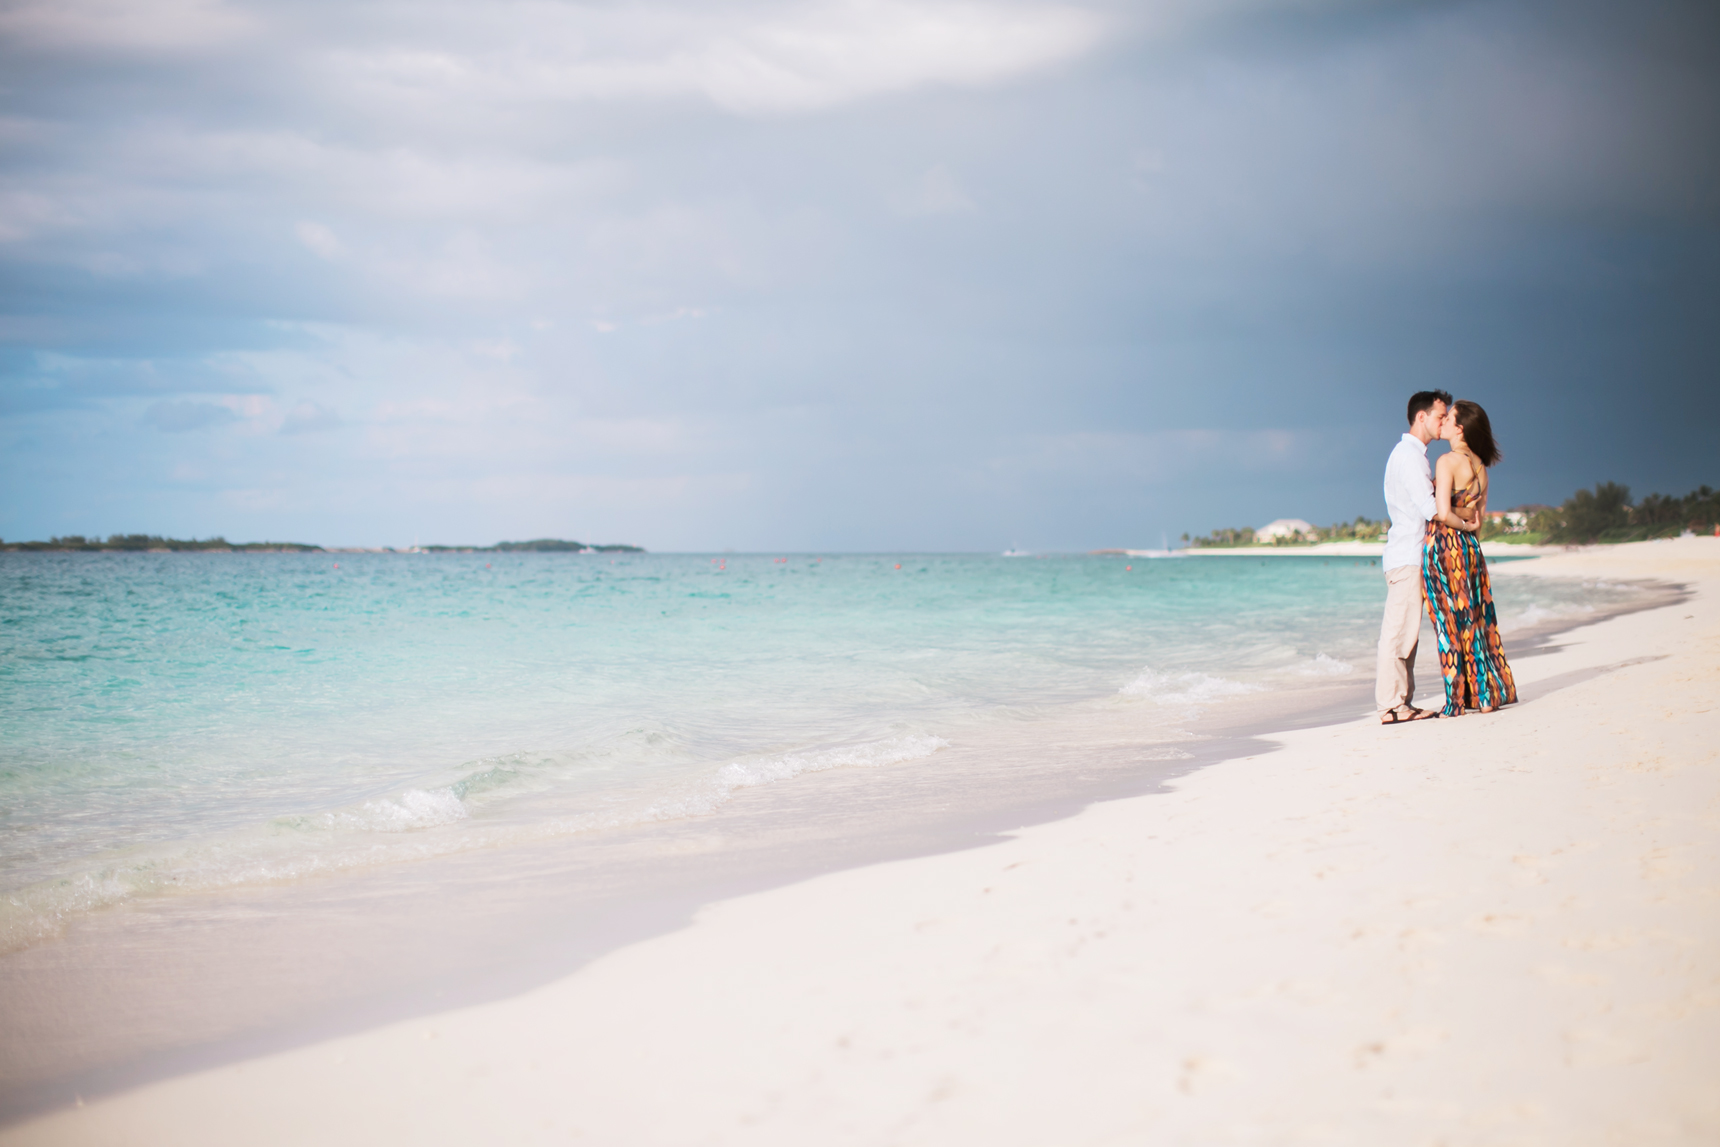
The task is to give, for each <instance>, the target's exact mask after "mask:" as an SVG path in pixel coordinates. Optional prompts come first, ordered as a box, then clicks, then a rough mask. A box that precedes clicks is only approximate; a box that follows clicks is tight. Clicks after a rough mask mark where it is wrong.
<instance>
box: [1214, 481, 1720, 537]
mask: <svg viewBox="0 0 1720 1147" xmlns="http://www.w3.org/2000/svg"><path fill="white" fill-rule="evenodd" d="M1390 525H1391V523H1390V522H1386V521H1374V520H1373V519H1371V518H1363V517H1358V518H1356V520H1355V521H1353V522H1339V523H1337V524H1335V525H1331V526H1326V527H1323V528H1322V527H1319V526H1314V525H1310V524H1309V523H1307V522H1304V521H1303V520H1301V519H1300V518H1280V519H1279V520H1278V521H1276V522H1272V523H1270V524H1268V525H1265V526H1262V527H1260V528H1259V529H1258V530H1256V529H1254V528H1253V527H1251V526H1243V527H1240V528H1236V529H1220V530H1213V531H1212V532H1211V533H1210V534H1207V535H1205V536H1203V537H1198V538H1191V537H1189V536H1188V535H1187V534H1184V535H1183V536H1182V540H1183V541H1184V542H1187V543H1188V545H1189V547H1190V548H1200V549H1233V548H1238V547H1243V546H1309V545H1315V544H1318V543H1320V542H1383V541H1384V540H1385V536H1386V529H1387V528H1388V527H1389V526H1390ZM1716 530H1720V493H1716V492H1715V491H1714V490H1713V489H1711V488H1710V487H1708V486H1699V487H1697V488H1696V489H1695V490H1693V491H1691V492H1690V493H1688V494H1686V495H1684V496H1683V497H1681V498H1680V497H1672V496H1668V495H1665V494H1650V495H1648V496H1647V497H1646V498H1644V499H1642V501H1640V502H1635V501H1633V500H1632V499H1631V496H1630V487H1629V486H1621V485H1619V484H1618V483H1617V482H1600V483H1597V484H1596V485H1595V488H1594V489H1593V490H1578V491H1577V492H1576V493H1575V494H1572V495H1571V496H1570V497H1569V498H1566V499H1565V501H1564V503H1563V504H1562V505H1559V506H1540V505H1527V506H1516V507H1514V508H1512V509H1509V510H1491V511H1489V512H1488V514H1487V521H1486V522H1484V523H1482V526H1481V539H1482V540H1483V541H1494V540H1498V541H1503V542H1521V543H1523V544H1526V545H1553V546H1558V545H1567V546H1570V545H1589V544H1594V543H1600V544H1611V543H1617V542H1642V541H1650V540H1652V539H1654V538H1671V537H1677V536H1678V535H1679V534H1682V533H1685V532H1687V531H1688V532H1690V533H1695V534H1707V533H1712V532H1715V531H1716Z"/></svg>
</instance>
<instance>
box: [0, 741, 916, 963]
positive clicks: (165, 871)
mask: <svg viewBox="0 0 1720 1147" xmlns="http://www.w3.org/2000/svg"><path fill="white" fill-rule="evenodd" d="M947 745H948V742H947V741H945V740H944V739H943V738H942V737H934V736H928V735H924V734H907V735H903V736H900V737H892V738H888V739H886V740H882V741H868V742H862V743H857V744H850V745H837V746H832V747H829V748H824V749H809V750H804V751H801V752H796V753H779V754H771V755H761V756H756V757H743V758H737V759H735V760H731V761H728V762H726V763H724V764H723V765H721V766H720V767H718V768H717V769H715V770H714V771H713V772H710V773H707V774H706V775H704V776H703V777H699V778H695V779H693V780H691V781H689V782H684V783H683V784H682V786H681V787H680V788H679V789H678V790H677V789H675V788H671V790H670V792H669V793H668V794H662V793H660V794H659V795H657V796H655V797H651V796H644V795H642V796H641V797H640V798H639V799H636V800H633V801H626V800H623V801H619V802H617V803H615V804H613V805H612V806H611V807H609V808H607V809H604V810H602V811H599V812H591V813H587V814H584V815H579V816H573V817H561V818H555V819H548V820H540V821H537V822H535V823H528V824H518V823H514V824H505V825H504V824H487V823H485V822H484V821H483V820H482V819H477V820H474V819H472V813H471V810H469V809H468V808H467V806H466V804H465V802H464V801H462V800H461V799H460V797H459V796H458V795H456V793H457V792H459V791H465V790H467V789H478V790H482V789H484V788H486V787H495V786H498V785H503V784H505V782H507V781H509V780H512V779H514V778H515V777H518V776H521V775H523V774H524V773H525V772H527V771H528V770H526V769H524V768H523V767H519V766H515V767H507V768H503V767H492V768H488V769H484V770H481V771H479V772H477V773H473V774H469V775H468V776H467V778H465V779H464V780H462V781H458V782H455V783H454V784H452V785H449V786H446V787H441V788H433V789H405V790H403V791H402V792H400V793H399V794H397V795H394V796H390V797H383V798H379V799H375V800H369V801H364V802H362V803H360V804H356V805H352V806H349V807H346V808H340V809H333V810H330V811H328V812H322V813H316V814H312V815H309V816H294V817H280V818H277V819H275V820H274V821H271V822H269V826H268V828H270V829H273V830H275V831H267V830H265V831H263V832H252V833H237V834H230V835H228V836H224V837H221V838H217V839H213V840H207V841H205V842H203V843H201V844H198V845H193V846H191V847H189V848H181V849H177V850H173V851H166V850H161V851H140V852H135V853H132V854H130V855H125V856H119V857H114V858H113V859H111V860H109V861H108V862H107V863H106V864H104V865H103V866H102V867H101V868H99V869H97V870H93V871H88V872H84V873H80V874H77V875H75V876H72V877H69V878H66V879H61V880H53V881H46V882H43V883H40V884H37V885H34V886H32V887H27V888H20V889H16V890H14V891H12V892H10V893H8V894H6V895H5V896H4V897H3V898H0V953H4V952H8V951H13V950H15V949H18V948H22V947H26V946H28V945H30V944H33V943H37V942H39V941H42V940H45V939H48V938H50V937H52V936H53V935H55V934H57V933H58V931H59V929H60V927H61V925H62V924H63V922H64V921H65V920H66V919H67V918H68V917H70V916H73V915H76V914H78V913H81V912H88V911H91V910H93V909H97V908H103V907H106V906H109V905H113V904H118V903H121V902H123V901H125V900H129V899H132V898H134V897H137V896H140V895H150V894H158V893H162V892H183V891H189V890H193V889H212V888H230V887H233V886H236V885H242V884H256V883H269V882H274V881H281V880H297V879H301V878H303V877H306V876H312V875H316V874H318V873H327V872H337V871H341V870H345V869H351V868H357V867H361V866H367V865H374V864H383V863H389V862H393V861H401V860H422V859H429V858H431V857H436V856H446V855H448V854H450V853H456V852H463V851H466V850H469V849H473V848H479V847H484V846H488V845H497V844H503V843H509V842H512V843H520V842H525V841H528V840H541V839H546V838H552V837H558V836H566V835H570V834H576V833H581V832H591V831H596V830H601V829H610V828H624V827H627V826H630V825H637V824H643V823H648V822H651V821H665V820H679V819H682V818H684V817H689V816H702V815H705V814H708V813H711V812H714V811H716V810H717V809H718V808H719V807H721V806H722V805H723V804H724V803H726V802H727V801H728V800H730V799H731V798H732V796H733V794H734V793H735V792H736V791H738V790H740V789H743V788H751V787H754V786H757V785H766V784H772V783H774V782H777V781H784V780H789V779H791V778H793V777H796V776H799V775H800V774H802V773H815V772H823V771H826V770H829V769H838V768H878V767H881V766H885V765H893V764H900V763H903V762H906V761H912V760H918V759H920V758H923V757H929V756H931V755H932V754H933V753H935V752H937V751H938V750H939V749H942V748H944V747H946V746H947ZM549 759H550V758H546V760H549ZM474 781H476V782H477V783H473V782H474ZM459 822H468V824H467V826H466V827H463V828H461V829H460V830H459V831H456V832H434V831H430V832H426V831H421V830H434V829H446V828H447V827H448V826H451V825H454V824H456V823H459ZM282 829H285V830H289V831H287V832H285V833H282V832H281V831H280V830H282ZM307 830H308V831H309V832H310V833H311V835H312V838H313V839H314V840H315V843H312V841H309V840H307V839H306V838H305V836H304V835H303V834H304V833H305V832H306V831H307ZM377 834H387V835H386V836H384V837H383V838H382V839H378V835H377ZM331 838H332V839H331Z"/></svg>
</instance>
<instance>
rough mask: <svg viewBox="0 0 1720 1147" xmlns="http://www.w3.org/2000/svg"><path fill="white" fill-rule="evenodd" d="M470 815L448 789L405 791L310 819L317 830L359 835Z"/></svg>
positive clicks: (430, 824) (404, 829) (430, 825)
mask: <svg viewBox="0 0 1720 1147" xmlns="http://www.w3.org/2000/svg"><path fill="white" fill-rule="evenodd" d="M470 815H471V814H470V813H469V812H467V811H466V805H465V803H464V802H463V801H461V800H460V798H459V797H457V796H455V795H454V792H453V790H452V789H451V788H441V789H428V790H426V789H407V790H406V791H405V792H403V793H401V794H400V795H399V796H397V797H392V798H388V797H385V798H383V799H382V800H374V801H365V802H364V803H363V804H361V805H358V806H357V807H356V808H346V809H336V810H335V811H333V812H326V813H322V814H320V815H319V816H317V817H314V818H311V820H312V823H315V824H317V826H318V827H321V828H346V829H355V830H357V831H359V832H411V831H412V830H413V829H420V828H434V827H436V826H437V825H441V824H453V823H454V822H455V821H457V820H465V819H466V818H467V817H468V816H470Z"/></svg>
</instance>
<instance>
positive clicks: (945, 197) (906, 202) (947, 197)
mask: <svg viewBox="0 0 1720 1147" xmlns="http://www.w3.org/2000/svg"><path fill="white" fill-rule="evenodd" d="M892 199H893V201H894V203H895V205H896V208H897V210H899V211H901V212H902V213H903V214H905V215H949V214H952V213H955V212H960V211H972V210H973V209H974V202H973V200H972V199H971V198H969V197H968V193H967V192H966V191H965V190H964V189H963V188H962V185H961V183H960V181H958V180H957V179H956V177H955V174H954V173H953V172H952V171H950V169H949V167H947V166H946V165H944V164H942V163H937V164H933V165H932V166H931V167H929V168H927V169H926V171H925V174H923V175H921V176H920V178H919V179H918V180H917V181H916V182H915V183H914V185H913V186H912V187H910V188H909V189H908V190H907V191H905V192H903V193H900V194H898V195H895V196H893V197H892Z"/></svg>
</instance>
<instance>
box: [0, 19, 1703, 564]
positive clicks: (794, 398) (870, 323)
mask: <svg viewBox="0 0 1720 1147" xmlns="http://www.w3.org/2000/svg"><path fill="white" fill-rule="evenodd" d="M0 156H3V157H4V159H3V162H0V538H5V539H7V540H23V539H30V538H46V537H48V536H51V535H63V534H71V533H81V534H95V535H104V536H105V535H106V534H109V533H114V532H123V533H134V532H141V533H158V534H164V535H168V536H177V537H191V536H196V537H207V536H212V535H217V534H219V535H222V536H225V537H227V538H229V539H231V540H264V539H270V540H292V541H306V542H313V543H320V544H325V545H393V546H404V545H410V544H412V543H414V542H422V543H425V544H429V543H440V544H471V543H477V544H487V543H492V542H495V541H498V540H503V539H523V538H533V537H546V536H547V537H562V538H573V539H579V540H583V541H587V542H596V543H608V542H630V543H634V544H639V545H644V546H646V547H648V548H650V549H653V550H688V551H714V550H721V549H735V550H741V551H773V550H780V551H785V552H786V551H890V550H908V551H925V550H932V551H955V550H976V551H988V550H990V551H997V550H1002V549H1005V548H1011V547H1018V548H1026V549H1036V550H1086V549H1091V548H1099V547H1111V546H1115V547H1137V548H1138V547H1148V546H1158V545H1159V544H1160V543H1161V540H1162V539H1163V538H1166V537H1168V538H1170V539H1172V540H1173V541H1174V540H1175V539H1176V538H1177V537H1178V536H1179V535H1181V534H1183V533H1185V532H1188V533H1194V534H1200V533H1204V532H1206V531H1208V530H1210V529H1213V528H1215V527H1224V526H1244V525H1252V526H1259V525H1262V524H1264V523H1265V522H1267V521H1269V520H1271V519H1274V518H1279V517H1299V518H1306V519H1309V520H1311V521H1314V522H1317V523H1321V524H1325V523H1329V522H1332V521H1338V520H1349V519H1352V518H1354V517H1356V516H1357V515H1365V516H1367V517H1370V518H1379V517H1382V516H1383V515H1384V506H1383V502H1382V498H1381V494H1380V474H1381V471H1382V468H1383V465H1384V460H1385V457H1386V454H1387V453H1388V452H1389V450H1390V448H1391V446H1392V445H1393V444H1394V442H1395V441H1396V440H1397V436H1398V435H1399V434H1400V433H1401V432H1402V429H1403V427H1404V417H1403V411H1404V405H1405V402H1406V400H1407V398H1408V396H1409V394H1410V393H1411V392H1413V391H1415V390H1418V389H1422V388H1426V387H1441V388H1444V389H1447V390H1450V391H1452V392H1454V393H1455V394H1456V395H1457V396H1458V397H1462V398H1469V399H1473V400H1475V401H1478V402H1480V403H1481V404H1482V405H1483V406H1484V407H1485V408H1486V409H1487V410H1488V412H1489V414H1490V415H1491V418H1492V422H1493V426H1494V430H1495V433H1496V436H1497V438H1498V439H1499V442H1500V444H1501V445H1502V447H1503V448H1504V451H1505V459H1504V461H1503V462H1502V463H1501V464H1500V465H1499V466H1498V467H1496V468H1495V470H1494V473H1493V479H1492V481H1493V488H1492V494H1491V499H1490V501H1491V504H1492V505H1493V506H1494V507H1495V508H1503V507H1506V506H1510V505H1515V504H1518V503H1523V502H1547V503H1556V502H1559V501H1561V500H1563V499H1564V498H1565V497H1566V496H1568V495H1569V494H1570V493H1571V492H1572V491H1573V490H1574V489H1576V488H1577V487H1579V486H1584V485H1589V484H1592V483H1594V482H1597V481H1607V480H1611V481H1619V482H1624V483H1627V484H1628V485H1630V486H1631V488H1632V489H1633V490H1634V491H1635V492H1637V493H1638V494H1639V495H1640V494H1645V493H1647V492H1649V491H1651V490H1653V491H1659V492H1662V493H1684V492H1686V491H1688V490H1690V489H1692V488H1694V487H1695V486H1697V485H1698V484H1702V483H1707V484H1711V485H1720V462H1717V461H1716V460H1717V459H1720V450H1716V448H1715V445H1714V442H1713V439H1714V435H1715V432H1716V427H1717V426H1720V321H1717V317H1720V9H1716V8H1715V6H1714V5H1712V4H1711V3H1705V2H1704V3H1682V2H1670V3H1669V2H1666V0H1640V2H1633V3H1629V4H1626V3H1605V4H1597V3H1591V2H1589V0H1559V2H1549V3H1522V2H1516V0H1503V2H1501V0H1474V2H1459V3H1417V2H1413V0H1393V2H1383V3H1367V2H1363V0H1349V2H1345V0H1203V2H1198V3H1197V2H1195V0H1163V2H1158V3H1134V4H1122V3H1113V2H1111V0H1094V2H1091V3H1082V2H1072V3H1044V2H1036V0H1023V2H1013V0H1012V2H994V0H955V2H949V0H919V2H901V0H828V2H825V0H818V2H801V0H627V2H620V0H600V2H595V3H558V2H551V0H484V2H482V3H479V2H476V0H420V2H415V3H411V4H405V3H400V2H398V0H340V2H339V3H335V2H332V0H290V2H289V0H233V2H228V0H5V2H4V3H3V4H0Z"/></svg>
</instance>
